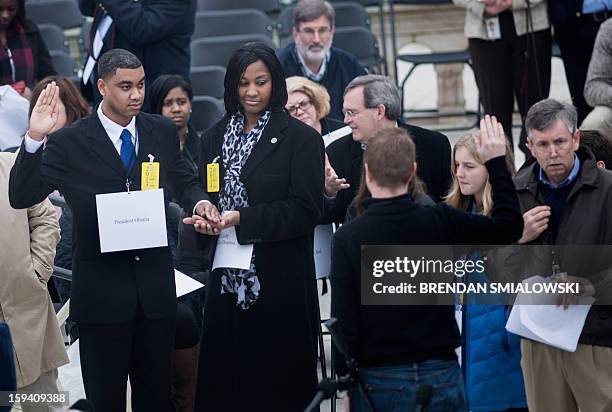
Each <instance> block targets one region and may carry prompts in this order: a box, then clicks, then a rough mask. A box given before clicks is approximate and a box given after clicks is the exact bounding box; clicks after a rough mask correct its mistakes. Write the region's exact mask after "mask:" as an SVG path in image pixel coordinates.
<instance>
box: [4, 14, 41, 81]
mask: <svg viewBox="0 0 612 412" xmlns="http://www.w3.org/2000/svg"><path fill="white" fill-rule="evenodd" d="M6 38H7V39H6V47H4V46H0V84H13V83H16V82H18V81H21V80H23V81H24V82H25V83H26V85H27V86H28V87H33V86H34V81H35V80H36V79H35V78H34V55H33V54H32V48H31V47H30V42H28V38H27V36H26V34H25V30H24V29H23V27H21V25H19V24H15V25H14V26H13V27H10V28H9V29H8V30H7V36H6Z"/></svg>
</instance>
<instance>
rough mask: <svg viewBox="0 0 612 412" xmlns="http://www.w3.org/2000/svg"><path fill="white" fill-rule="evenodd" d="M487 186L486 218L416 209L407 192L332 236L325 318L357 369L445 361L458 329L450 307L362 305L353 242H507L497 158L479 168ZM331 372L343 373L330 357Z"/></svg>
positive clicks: (506, 191) (504, 179)
mask: <svg viewBox="0 0 612 412" xmlns="http://www.w3.org/2000/svg"><path fill="white" fill-rule="evenodd" d="M486 167H487V170H488V172H489V176H490V180H491V183H492V189H493V209H492V211H491V216H490V217H487V216H481V215H476V214H470V213H466V212H463V211H460V210H458V209H454V208H451V207H449V206H447V205H446V204H438V205H436V206H433V207H432V206H421V205H418V204H416V203H415V202H414V201H413V200H412V199H411V197H410V196H409V195H404V196H400V197H396V198H392V199H382V200H377V199H372V200H370V201H369V202H368V203H366V205H365V206H366V211H365V213H364V214H363V215H361V216H359V217H358V218H356V219H354V220H352V221H351V222H349V223H346V224H345V225H343V226H342V227H341V228H340V229H339V230H338V231H337V232H336V234H335V235H334V243H333V249H332V250H333V255H332V269H331V273H332V275H331V283H332V305H331V316H333V317H336V318H338V324H339V326H340V327H339V330H340V337H341V338H342V339H343V341H344V343H345V344H346V346H347V348H348V351H349V353H351V354H352V355H353V356H355V357H356V359H357V362H358V363H359V365H360V366H361V367H364V368H369V367H377V366H386V365H401V364H408V363H413V362H422V361H425V360H429V359H446V360H448V359H453V358H454V357H455V354H454V349H455V347H457V346H459V343H460V342H459V330H458V328H457V324H456V322H455V317H454V307H453V306H362V305H361V304H360V296H361V291H360V283H361V279H360V270H361V261H360V257H361V245H453V244H509V243H512V242H514V241H516V240H517V239H518V238H519V237H520V236H521V233H522V230H523V218H522V215H521V212H520V207H519V203H518V198H517V196H516V193H515V191H514V185H513V184H512V180H511V178H510V175H509V173H508V170H507V168H506V165H505V161H504V158H503V157H498V158H496V159H493V160H490V161H489V162H487V163H486ZM335 365H336V367H337V368H338V371H339V372H340V373H343V372H344V371H345V368H344V359H342V357H341V356H340V355H338V354H336V363H335Z"/></svg>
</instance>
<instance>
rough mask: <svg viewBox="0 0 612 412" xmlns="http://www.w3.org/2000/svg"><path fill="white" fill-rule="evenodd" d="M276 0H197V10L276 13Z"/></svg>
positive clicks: (277, 4) (277, 5)
mask: <svg viewBox="0 0 612 412" xmlns="http://www.w3.org/2000/svg"><path fill="white" fill-rule="evenodd" d="M280 8H281V5H280V3H279V1H278V0H231V1H228V0H198V11H213V10H234V9H257V10H261V11H263V12H264V13H277V12H278V11H280Z"/></svg>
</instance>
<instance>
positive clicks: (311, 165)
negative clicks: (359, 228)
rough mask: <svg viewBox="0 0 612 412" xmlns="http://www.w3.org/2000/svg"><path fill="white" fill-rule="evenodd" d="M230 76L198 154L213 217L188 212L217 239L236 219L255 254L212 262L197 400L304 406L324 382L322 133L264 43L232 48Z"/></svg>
mask: <svg viewBox="0 0 612 412" xmlns="http://www.w3.org/2000/svg"><path fill="white" fill-rule="evenodd" d="M224 84H225V98H224V99H225V108H226V111H227V114H226V116H225V118H224V119H222V120H221V121H220V122H218V123H217V124H215V125H214V126H213V127H211V128H210V129H209V130H207V131H206V133H205V134H204V136H203V140H202V151H201V154H200V161H201V165H200V170H201V179H202V181H203V183H204V187H205V188H206V189H207V190H208V193H209V199H208V200H209V201H210V203H206V205H205V211H206V213H205V216H206V218H200V217H197V216H194V217H193V218H189V219H186V221H187V222H189V223H194V225H195V227H196V230H198V231H200V232H201V233H205V234H207V235H209V236H207V237H208V238H209V240H211V241H212V243H213V246H215V245H216V241H217V236H215V235H217V234H218V233H219V232H220V231H221V230H223V229H225V228H229V227H232V226H234V227H235V228H236V235H237V240H238V242H239V243H240V244H243V245H245V244H253V256H252V258H251V263H250V267H249V269H248V270H241V269H231V268H229V269H217V270H214V271H213V272H212V273H211V276H210V279H209V282H208V285H207V295H206V303H205V311H204V331H203V335H202V351H201V353H200V365H199V378H198V380H199V382H198V390H197V397H196V409H195V410H196V411H221V410H222V411H247V410H248V411H260V410H274V411H287V412H291V411H302V410H304V408H305V407H306V405H307V404H308V403H309V401H310V400H311V398H312V397H313V396H314V394H315V387H316V384H317V373H316V353H317V340H316V337H317V330H318V325H317V322H318V318H316V317H315V314H316V309H315V306H316V304H317V302H316V299H317V296H316V286H315V274H314V260H313V244H312V236H313V229H314V227H315V225H316V224H317V222H318V221H319V218H320V216H321V213H322V208H323V185H324V177H323V161H324V160H323V159H324V152H323V143H322V141H321V138H320V136H319V135H318V133H317V132H316V131H315V130H313V129H312V128H310V127H308V126H306V125H305V124H303V123H302V122H300V121H298V120H296V119H294V118H292V117H291V116H289V115H288V114H287V113H286V112H285V110H284V108H285V104H286V102H287V90H286V88H285V81H284V76H283V70H282V68H281V66H280V63H279V62H278V60H277V58H276V55H275V54H274V51H273V50H272V49H271V48H269V47H268V46H265V45H263V44H261V43H249V44H247V45H245V46H243V47H241V48H240V49H239V50H237V51H236V52H235V53H234V55H233V56H232V58H231V59H230V61H229V64H228V67H227V73H226V76H225V82H224ZM217 167H218V168H219V174H218V177H219V179H218V180H217V181H218V182H219V184H218V185H217V184H215V180H216V179H212V178H213V177H215V178H216V177H217V176H215V174H216V172H215V170H216V168H217ZM209 177H210V178H209ZM220 212H226V213H225V214H224V215H222V216H221V214H220ZM216 246H217V247H219V246H218V245H216ZM212 249H213V251H214V247H213V248H212Z"/></svg>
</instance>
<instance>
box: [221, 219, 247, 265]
mask: <svg viewBox="0 0 612 412" xmlns="http://www.w3.org/2000/svg"><path fill="white" fill-rule="evenodd" d="M251 256H253V245H252V244H250V245H241V244H240V243H238V238H237V237H236V228H235V227H234V226H232V227H230V228H227V229H223V230H222V231H221V233H219V239H218V240H217V249H216V250H215V257H214V259H213V266H212V268H213V270H215V269H217V268H233V269H245V270H246V269H249V267H250V266H251Z"/></svg>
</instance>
